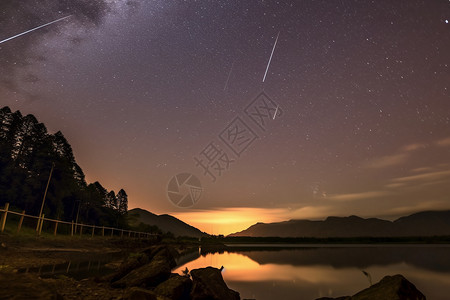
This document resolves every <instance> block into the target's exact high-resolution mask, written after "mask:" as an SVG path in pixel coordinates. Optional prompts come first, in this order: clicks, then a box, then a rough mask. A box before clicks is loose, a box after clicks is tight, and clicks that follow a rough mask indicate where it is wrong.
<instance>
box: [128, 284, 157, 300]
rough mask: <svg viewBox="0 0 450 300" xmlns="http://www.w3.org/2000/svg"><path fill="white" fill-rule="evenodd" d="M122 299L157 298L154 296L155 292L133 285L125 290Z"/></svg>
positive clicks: (145, 299)
mask: <svg viewBox="0 0 450 300" xmlns="http://www.w3.org/2000/svg"><path fill="white" fill-rule="evenodd" d="M123 299H124V300H157V299H158V298H157V297H156V295H155V293H153V292H152V291H149V290H146V289H142V288H138V287H133V288H131V289H130V290H129V291H128V292H127V294H126V295H125V297H124V298H123Z"/></svg>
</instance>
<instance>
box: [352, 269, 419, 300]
mask: <svg viewBox="0 0 450 300" xmlns="http://www.w3.org/2000/svg"><path fill="white" fill-rule="evenodd" d="M351 299H352V300H369V299H384V300H426V298H425V296H424V295H423V294H422V293H421V292H420V291H419V290H418V289H417V288H416V287H415V286H414V284H412V283H411V282H409V281H408V280H407V279H406V278H405V277H403V276H402V275H394V276H385V277H384V278H383V279H381V281H380V282H378V283H377V284H374V285H372V286H371V287H369V288H367V289H365V290H363V291H361V292H359V293H357V294H355V295H353V296H352V298H351Z"/></svg>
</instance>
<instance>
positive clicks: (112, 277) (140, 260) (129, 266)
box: [103, 253, 150, 282]
mask: <svg viewBox="0 0 450 300" xmlns="http://www.w3.org/2000/svg"><path fill="white" fill-rule="evenodd" d="M149 261H150V260H149V258H148V256H147V255H145V254H143V253H137V254H133V255H130V256H129V257H128V258H127V259H126V260H125V261H124V262H123V263H122V264H121V265H120V266H119V268H118V269H117V270H116V271H115V272H113V273H111V274H108V275H106V276H105V277H103V279H104V280H105V281H109V282H114V281H117V280H119V279H121V278H122V277H124V276H125V275H127V274H128V273H130V272H131V271H133V270H134V269H137V268H139V267H141V266H143V265H145V264H147V263H148V262H149Z"/></svg>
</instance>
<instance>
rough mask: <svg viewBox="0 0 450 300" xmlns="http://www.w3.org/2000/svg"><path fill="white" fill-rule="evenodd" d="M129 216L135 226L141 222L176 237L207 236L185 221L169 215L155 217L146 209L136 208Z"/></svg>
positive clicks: (130, 211) (129, 212)
mask: <svg viewBox="0 0 450 300" xmlns="http://www.w3.org/2000/svg"><path fill="white" fill-rule="evenodd" d="M128 215H129V216H130V217H131V219H132V220H133V219H134V220H133V221H132V222H133V223H135V225H137V224H139V223H140V222H142V223H144V224H148V225H152V226H158V227H159V229H161V230H162V231H163V232H164V233H167V232H172V233H173V234H174V235H175V236H190V237H202V236H206V235H207V234H206V233H204V232H202V231H200V230H199V229H197V228H195V227H193V226H191V225H189V224H186V223H184V222H183V221H181V220H179V219H177V218H175V217H173V216H171V215H167V214H163V215H155V214H154V213H151V212H149V211H147V210H145V209H141V208H134V209H131V210H129V211H128Z"/></svg>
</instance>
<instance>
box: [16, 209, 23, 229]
mask: <svg viewBox="0 0 450 300" xmlns="http://www.w3.org/2000/svg"><path fill="white" fill-rule="evenodd" d="M24 217H25V211H24V210H22V215H21V216H20V221H19V225H18V226H17V233H19V232H20V229H21V228H22V223H23V218H24Z"/></svg>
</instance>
